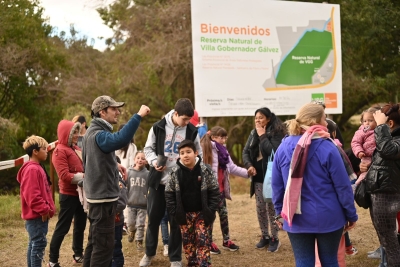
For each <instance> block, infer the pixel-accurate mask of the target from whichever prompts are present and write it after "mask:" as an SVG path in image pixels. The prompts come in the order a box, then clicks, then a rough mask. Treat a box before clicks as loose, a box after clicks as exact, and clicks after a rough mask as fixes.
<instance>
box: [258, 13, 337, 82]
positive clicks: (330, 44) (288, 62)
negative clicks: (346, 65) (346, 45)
mask: <svg viewBox="0 0 400 267" xmlns="http://www.w3.org/2000/svg"><path fill="white" fill-rule="evenodd" d="M276 30H277V34H278V39H279V43H280V46H281V51H282V57H281V59H280V60H279V62H271V67H272V69H273V73H272V75H271V78H269V79H267V80H266V81H265V82H264V84H263V87H264V88H265V89H266V90H285V89H295V88H296V87H297V88H301V89H307V88H315V87H320V86H322V85H325V84H328V83H329V82H330V81H331V80H332V79H333V76H334V74H335V70H336V60H335V56H336V55H335V47H334V32H333V22H332V20H331V18H329V19H328V20H326V21H324V20H311V21H309V25H308V26H306V27H298V28H297V31H293V29H292V27H291V26H289V27H286V26H285V27H277V28H276Z"/></svg>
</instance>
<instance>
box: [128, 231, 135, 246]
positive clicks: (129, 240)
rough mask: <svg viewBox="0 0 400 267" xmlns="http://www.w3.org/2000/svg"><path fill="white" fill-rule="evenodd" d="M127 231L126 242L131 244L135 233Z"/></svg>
mask: <svg viewBox="0 0 400 267" xmlns="http://www.w3.org/2000/svg"><path fill="white" fill-rule="evenodd" d="M126 230H127V232H128V242H129V243H132V242H133V240H135V233H136V230H135V231H132V232H131V231H129V229H126Z"/></svg>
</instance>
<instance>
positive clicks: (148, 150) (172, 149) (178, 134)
mask: <svg viewBox="0 0 400 267" xmlns="http://www.w3.org/2000/svg"><path fill="white" fill-rule="evenodd" d="M174 112H175V110H171V111H170V112H168V113H167V115H165V120H166V125H165V142H164V155H165V156H166V157H168V160H167V164H166V166H167V168H166V169H165V170H164V172H163V174H162V176H161V181H160V184H163V185H165V184H166V183H167V180H168V173H169V172H170V171H171V170H172V167H174V166H175V165H176V161H177V160H178V159H179V151H178V146H179V144H180V143H181V142H182V141H183V140H185V139H186V126H184V127H180V126H175V125H174V123H173V121H172V116H173V115H174ZM194 144H195V145H196V149H197V151H198V152H199V155H200V156H203V151H202V149H201V146H200V138H199V136H198V135H197V137H196V139H195V141H194ZM144 153H145V156H146V160H147V162H148V163H149V164H150V165H151V166H155V163H157V154H156V135H155V134H154V130H153V127H151V129H150V131H149V135H148V137H147V141H146V145H145V147H144Z"/></svg>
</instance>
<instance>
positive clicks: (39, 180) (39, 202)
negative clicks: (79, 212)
mask: <svg viewBox="0 0 400 267" xmlns="http://www.w3.org/2000/svg"><path fill="white" fill-rule="evenodd" d="M17 181H18V183H20V185H21V188H20V197H21V217H22V219H24V220H33V219H37V218H40V217H41V216H42V215H46V214H47V213H49V214H50V217H53V215H54V212H55V210H56V207H55V206H54V201H53V198H52V194H51V188H50V185H49V182H48V180H47V175H46V173H45V172H44V169H43V168H42V166H40V164H39V163H37V162H34V161H28V162H26V163H24V165H22V167H21V169H20V170H19V171H18V174H17Z"/></svg>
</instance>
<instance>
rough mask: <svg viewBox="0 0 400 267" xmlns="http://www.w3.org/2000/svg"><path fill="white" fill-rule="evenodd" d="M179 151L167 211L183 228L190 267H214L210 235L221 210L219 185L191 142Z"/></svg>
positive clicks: (169, 191) (182, 143)
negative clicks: (212, 264)
mask: <svg viewBox="0 0 400 267" xmlns="http://www.w3.org/2000/svg"><path fill="white" fill-rule="evenodd" d="M178 150H179V160H178V161H177V166H176V167H174V168H173V169H172V171H171V173H170V177H169V179H168V183H167V185H166V187H165V200H166V205H167V209H168V212H169V214H170V216H172V217H173V218H174V219H175V220H176V222H177V223H178V224H179V225H180V228H181V233H182V243H183V249H184V251H185V256H186V259H187V260H188V266H199V267H206V266H211V257H210V247H211V240H210V237H209V232H210V227H211V225H212V223H213V222H214V220H215V212H216V210H217V209H218V203H219V186H218V182H217V179H216V178H215V176H214V174H213V172H212V170H211V168H210V167H209V166H206V165H205V164H203V163H202V162H201V158H200V157H199V156H198V153H197V151H196V146H195V144H194V143H193V142H192V141H191V140H184V141H182V142H181V143H180V145H179V146H178Z"/></svg>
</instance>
